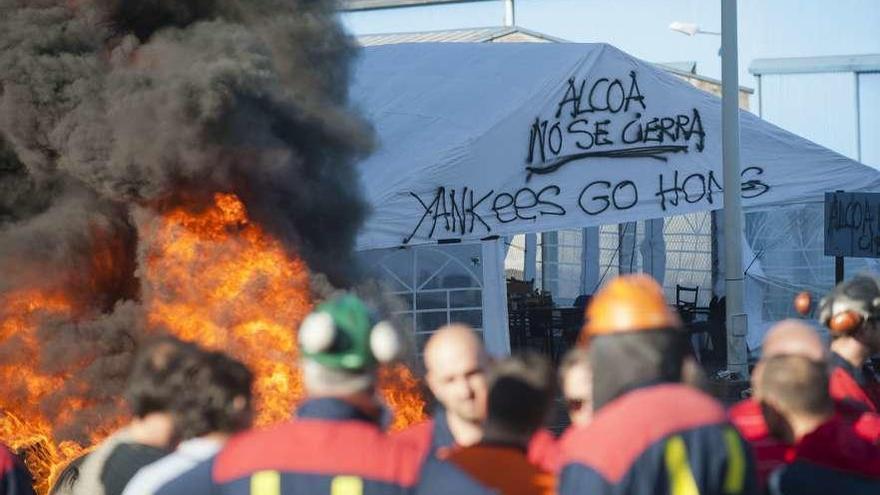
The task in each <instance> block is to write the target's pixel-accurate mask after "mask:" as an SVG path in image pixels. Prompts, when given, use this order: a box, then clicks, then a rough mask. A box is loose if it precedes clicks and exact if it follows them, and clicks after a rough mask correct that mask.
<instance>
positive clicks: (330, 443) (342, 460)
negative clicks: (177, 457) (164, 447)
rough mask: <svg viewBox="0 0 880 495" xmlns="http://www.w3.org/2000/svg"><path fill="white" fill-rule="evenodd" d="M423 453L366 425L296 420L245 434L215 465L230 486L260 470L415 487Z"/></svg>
mask: <svg viewBox="0 0 880 495" xmlns="http://www.w3.org/2000/svg"><path fill="white" fill-rule="evenodd" d="M420 461H421V459H420V457H419V455H418V450H417V449H416V448H415V447H414V446H413V445H412V444H411V443H408V442H404V441H400V440H396V439H394V438H391V437H390V436H388V435H386V434H384V433H383V432H382V431H380V430H379V429H378V428H377V427H376V426H375V425H373V424H370V423H367V422H364V421H329V420H322V419H296V420H293V421H290V422H287V423H283V424H280V425H277V426H274V427H272V428H269V429H266V430H262V431H254V432H249V433H244V434H242V435H240V436H238V437H235V438H233V439H232V440H230V441H229V443H228V444H227V445H226V447H225V448H224V449H223V451H222V452H221V453H220V455H219V456H218V457H217V460H216V462H215V463H214V471H213V477H214V481H216V482H218V483H224V482H229V481H233V480H235V479H238V478H242V477H244V476H248V475H250V474H252V473H254V472H257V471H263V470H274V471H281V472H292V473H305V474H317V475H328V476H332V475H337V474H345V475H351V476H360V477H362V478H366V479H371V480H375V481H381V482H386V483H392V484H397V485H401V486H406V487H409V486H413V485H414V484H415V483H416V481H417V479H418V472H419V468H420V465H421V462H420Z"/></svg>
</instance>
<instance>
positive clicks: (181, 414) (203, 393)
mask: <svg viewBox="0 0 880 495" xmlns="http://www.w3.org/2000/svg"><path fill="white" fill-rule="evenodd" d="M188 371H189V373H190V383H191V390H190V392H189V393H186V394H183V395H182V396H181V397H179V399H178V400H177V401H176V402H175V404H174V413H175V417H176V418H177V421H176V422H177V427H178V431H179V435H180V438H181V439H183V440H186V439H190V438H196V437H201V436H204V435H207V434H211V433H221V434H231V433H235V432H237V431H240V430H243V429H245V428H247V427H248V426H249V425H250V421H251V413H252V400H253V396H252V392H251V387H252V385H253V380H254V376H253V374H252V373H251V371H250V370H249V369H248V368H247V367H246V366H245V365H244V364H242V363H241V362H240V361H237V360H235V359H233V358H231V357H229V356H227V355H226V354H223V353H222V352H201V353H199V354H198V356H196V357H195V358H194V359H192V360H191V367H190V369H189V370H188Z"/></svg>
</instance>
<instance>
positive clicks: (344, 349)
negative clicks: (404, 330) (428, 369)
mask: <svg viewBox="0 0 880 495" xmlns="http://www.w3.org/2000/svg"><path fill="white" fill-rule="evenodd" d="M299 345H300V350H301V352H302V355H303V356H304V357H305V358H306V359H311V360H313V361H315V362H317V363H318V364H321V365H323V366H326V367H328V368H335V369H342V370H346V371H352V372H358V371H364V370H367V369H369V368H373V367H375V366H376V365H377V363H378V362H388V361H392V360H393V359H395V358H396V357H397V356H398V354H399V353H400V348H401V343H400V338H399V336H398V334H397V332H396V331H395V330H394V328H393V327H392V326H391V325H390V324H389V323H388V322H386V321H378V319H377V318H376V317H375V316H374V313H373V312H372V311H371V310H370V308H369V307H368V306H367V305H366V304H365V303H364V302H363V301H362V300H361V299H360V298H358V297H357V296H355V295H353V294H344V295H342V296H338V297H335V298H332V299H330V300H328V301H326V302H323V303H321V304H319V305H318V306H317V307H316V308H315V310H314V311H312V313H311V314H309V315H308V316H307V317H306V318H305V319H304V320H303V322H302V324H301V325H300V328H299Z"/></svg>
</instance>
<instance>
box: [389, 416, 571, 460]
mask: <svg viewBox="0 0 880 495" xmlns="http://www.w3.org/2000/svg"><path fill="white" fill-rule="evenodd" d="M394 437H395V438H398V439H401V440H404V441H406V442H409V443H412V444H414V445H416V446H418V449H419V456H420V458H421V459H422V461H423V462H424V461H425V460H427V459H429V458H431V457H440V458H442V457H445V454H446V453H447V452H448V451H449V450H450V449H452V448H454V447H456V443H455V437H454V436H452V431H451V430H450V429H449V423H448V422H447V420H446V410H445V409H444V408H442V407H438V408H437V409H436V410H435V411H434V415H433V416H432V419H429V420H427V421H423V422H421V423H418V424H415V425H412V426H410V427H409V428H406V429H405V430H403V431H401V432H398V433H396V434H395V435H394ZM527 455H528V459H529V461H531V462H532V463H533V464H535V465H537V466H540V467H541V468H542V469H545V470H547V471H551V472H553V471H556V469H557V467H558V465H559V459H560V455H561V453H560V450H559V446H558V443H557V441H556V437H554V436H553V433H551V432H550V431H549V430H547V429H545V428H541V429H540V430H538V431H537V432H536V433H535V434H534V435H533V436H532V440H531V442H529V448H528V453H527Z"/></svg>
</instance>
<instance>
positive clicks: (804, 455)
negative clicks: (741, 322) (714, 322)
mask: <svg viewBox="0 0 880 495" xmlns="http://www.w3.org/2000/svg"><path fill="white" fill-rule="evenodd" d="M759 373H760V379H759V380H758V382H757V383H758V388H757V390H756V399H757V400H758V402H759V403H760V406H761V411H762V412H763V415H764V419H765V421H766V423H767V425H768V428H769V429H770V432H771V433H772V434H773V435H774V436H775V437H777V438H779V439H781V440H783V441H785V442H787V443H789V444H791V445H792V448H791V450H790V451H789V452H788V454H787V459H786V460H787V461H788V463H789V464H787V465H784V466H782V467H780V468H778V469H777V470H776V471H774V472H773V473H772V474H771V475H770V479H769V481H768V491H769V492H770V493H771V494H774V495H794V494H797V495H812V494H816V495H818V494H827V493H846V494H849V495H862V494H865V495H867V494H876V493H880V448H878V447H876V446H874V445H873V444H871V443H870V442H867V441H866V440H864V439H863V438H861V437H860V436H859V435H858V434H857V433H856V432H855V430H854V429H853V427H852V425H851V424H850V423H849V422H847V421H845V420H843V419H842V418H840V416H839V415H836V414H835V412H834V401H833V400H832V398H831V395H830V393H829V387H828V381H829V373H828V367H827V366H826V364H825V363H824V362H821V361H816V360H813V359H810V358H807V357H804V356H792V355H788V356H786V355H781V356H776V357H772V358H768V359H766V360H765V362H764V364H763V366H762V369H761V370H760V372H759Z"/></svg>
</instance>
